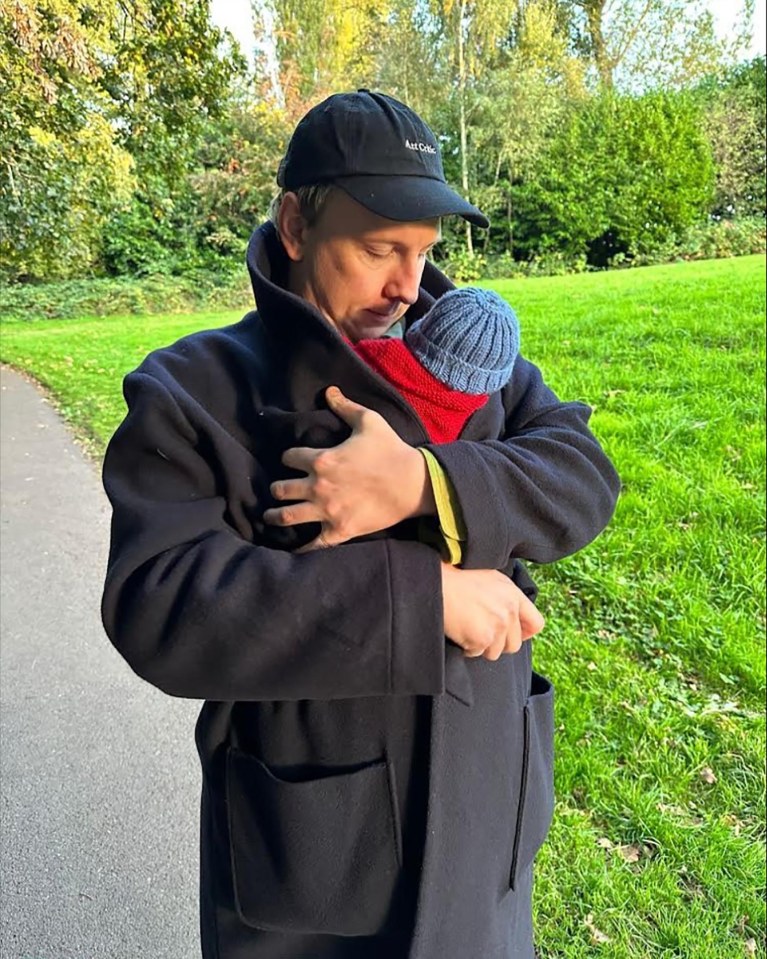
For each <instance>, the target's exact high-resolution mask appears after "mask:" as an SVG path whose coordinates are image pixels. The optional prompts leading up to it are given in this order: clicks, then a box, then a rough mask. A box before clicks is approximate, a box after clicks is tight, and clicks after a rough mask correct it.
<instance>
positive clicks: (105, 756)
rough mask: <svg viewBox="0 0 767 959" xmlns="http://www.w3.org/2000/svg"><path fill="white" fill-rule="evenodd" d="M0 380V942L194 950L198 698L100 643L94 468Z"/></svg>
mask: <svg viewBox="0 0 767 959" xmlns="http://www.w3.org/2000/svg"><path fill="white" fill-rule="evenodd" d="M0 385H1V387H2V389H1V391H0V426H1V427H2V429H1V431H0V433H1V435H0V480H1V482H2V512H1V513H0V519H1V522H2V527H1V535H0V573H1V574H2V592H1V593H0V602H1V604H2V605H0V613H1V614H2V646H1V647H0V856H1V858H0V882H1V886H0V930H1V931H0V955H2V957H3V959H194V957H195V956H199V954H200V953H199V945H198V934H197V835H198V808H199V770H198V763H197V757H196V753H195V751H194V744H193V725H194V720H195V718H196V714H197V709H198V704H197V703H193V702H188V701H179V700H174V699H171V698H169V697H166V696H164V695H163V694H162V693H160V692H159V691H157V690H155V689H154V688H153V687H151V686H149V685H147V684H146V683H144V682H143V681H142V680H140V679H138V678H137V677H136V676H134V674H133V673H132V672H131V670H130V669H129V667H128V666H127V665H126V664H125V662H124V661H123V660H122V659H121V658H120V657H119V656H118V654H117V652H116V651H115V650H114V649H113V648H112V646H111V645H110V643H109V641H108V640H107V638H106V636H105V635H104V633H103V631H102V628H101V622H100V619H99V612H98V604H99V599H100V590H101V581H102V578H103V572H104V566H105V562H106V550H107V537H108V529H109V507H108V503H107V500H106V497H105V496H104V493H103V492H102V489H101V484H100V480H99V476H98V471H97V470H96V468H95V467H94V466H93V464H92V463H90V462H88V461H87V460H86V459H85V458H84V457H83V455H82V453H81V452H80V450H79V449H78V447H77V446H76V445H75V444H74V443H73V442H72V440H71V438H70V436H69V434H68V433H67V431H66V429H65V428H64V426H63V425H62V423H61V420H60V419H59V418H58V416H57V415H56V414H55V412H54V411H53V409H52V408H51V406H50V405H49V404H48V403H47V402H46V401H45V400H44V399H43V398H42V397H41V396H40V395H39V394H38V392H37V391H36V390H35V389H34V387H32V386H31V385H30V384H29V383H27V382H25V381H24V380H22V379H21V378H20V377H19V376H17V375H16V374H14V373H12V372H11V371H9V370H5V369H3V370H2V371H0Z"/></svg>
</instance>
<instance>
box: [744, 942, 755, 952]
mask: <svg viewBox="0 0 767 959" xmlns="http://www.w3.org/2000/svg"><path fill="white" fill-rule="evenodd" d="M745 950H746V955H747V956H755V955H756V939H747V940H746V942H745Z"/></svg>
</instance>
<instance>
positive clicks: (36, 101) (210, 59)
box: [0, 0, 237, 279]
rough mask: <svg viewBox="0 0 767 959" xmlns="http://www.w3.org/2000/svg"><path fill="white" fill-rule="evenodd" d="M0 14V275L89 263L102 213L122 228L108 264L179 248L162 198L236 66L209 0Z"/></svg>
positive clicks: (2, 6)
mask: <svg viewBox="0 0 767 959" xmlns="http://www.w3.org/2000/svg"><path fill="white" fill-rule="evenodd" d="M0 27H2V30H1V31H0V37H2V39H1V40H0V81H2V84H3V90H4V96H3V98H2V106H0V156H2V160H3V162H2V163H0V200H1V201H2V221H0V275H4V276H5V277H7V278H9V279H42V278H57V277H67V276H73V275H83V274H87V273H89V272H92V271H98V270H100V269H102V268H103V263H102V262H101V253H102V237H104V236H105V235H106V236H107V238H108V239H111V230H112V227H113V225H116V226H125V227H127V229H128V230H129V233H128V234H127V235H126V237H125V238H123V239H121V240H120V241H118V243H117V245H118V246H120V248H121V249H120V250H119V251H113V250H110V249H107V251H106V255H107V260H108V261H109V260H110V257H111V260H112V263H111V264H110V265H112V266H113V268H114V266H117V267H118V268H120V269H134V268H143V269H150V268H153V267H157V266H163V268H164V264H163V261H162V259H161V258H160V257H159V255H158V250H159V249H160V248H165V249H166V250H169V254H168V256H169V258H170V262H173V260H174V259H175V261H178V260H179V259H181V258H185V257H186V256H188V253H189V246H188V244H187V240H186V231H185V230H184V228H183V227H184V226H185V224H184V223H183V219H182V218H178V217H176V220H175V221H174V226H176V227H177V229H176V230H174V231H170V230H168V229H167V228H166V227H167V217H166V212H167V206H168V203H170V204H171V205H172V207H173V209H174V210H176V211H178V210H181V209H183V208H184V207H185V206H187V205H188V202H187V200H186V196H187V194H188V192H189V191H188V189H187V188H186V187H185V185H184V183H183V179H184V177H185V175H186V174H187V173H188V171H189V169H190V165H191V163H192V161H193V157H194V150H195V147H196V144H197V143H198V141H199V138H200V136H201V131H202V128H203V126H204V123H205V120H206V118H207V117H208V116H211V115H215V114H216V113H217V111H218V109H219V106H220V104H221V102H222V101H223V100H224V99H225V97H223V96H222V94H223V93H224V92H225V91H226V89H227V87H228V83H229V79H230V77H231V75H232V72H233V71H234V70H235V69H236V68H237V63H236V62H235V61H233V60H232V58H231V57H228V56H222V55H219V50H218V48H219V44H220V41H221V39H222V35H221V33H220V32H219V31H218V30H216V29H215V28H213V27H212V26H211V24H210V22H209V19H208V0H170V2H168V0H138V2H136V3H133V4H131V5H129V6H128V5H121V4H112V3H108V2H107V0H97V2H94V3H91V4H89V5H88V6H85V7H83V6H81V5H78V4H76V3H74V2H73V0H41V2H39V3H37V4H34V5H33V4H31V3H28V2H26V0H14V2H11V0H0ZM134 190H135V191H136V198H135V199H134V198H133V193H134ZM142 204H143V207H142ZM157 211H160V213H159V215H158V216H155V214H156V212H157ZM126 214H127V219H126ZM113 217H114V218H116V220H114V219H113ZM155 220H156V221H157V222H155ZM131 230H133V232H130V231H131ZM129 238H131V239H133V240H134V241H135V243H134V245H135V246H137V247H138V249H137V250H135V251H134V253H133V254H131V253H129V252H128V251H127V244H128V240H129ZM142 240H145V241H146V246H147V249H141V241H142ZM106 246H107V247H109V243H107V244H106Z"/></svg>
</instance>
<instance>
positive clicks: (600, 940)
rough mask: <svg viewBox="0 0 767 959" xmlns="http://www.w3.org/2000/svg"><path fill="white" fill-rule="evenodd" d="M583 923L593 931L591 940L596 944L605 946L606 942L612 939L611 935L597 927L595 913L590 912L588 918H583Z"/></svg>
mask: <svg viewBox="0 0 767 959" xmlns="http://www.w3.org/2000/svg"><path fill="white" fill-rule="evenodd" d="M583 924H584V925H585V926H586V928H587V929H588V931H589V932H590V933H591V941H592V942H593V943H594V945H595V946H603V945H604V944H605V943H607V942H609V941H610V937H609V936H608V935H606V934H605V933H604V932H602V931H601V929H597V927H596V926H595V925H594V915H593V913H589V914H588V916H586V918H585V919H584V920H583Z"/></svg>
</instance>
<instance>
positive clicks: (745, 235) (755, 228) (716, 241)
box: [610, 216, 767, 267]
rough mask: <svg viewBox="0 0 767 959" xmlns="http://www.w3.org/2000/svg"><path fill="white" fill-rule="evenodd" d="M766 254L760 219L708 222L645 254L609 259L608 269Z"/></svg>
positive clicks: (766, 231) (766, 234)
mask: <svg viewBox="0 0 767 959" xmlns="http://www.w3.org/2000/svg"><path fill="white" fill-rule="evenodd" d="M766 251H767V225H766V221H765V219H764V217H760V216H753V217H743V218H741V219H740V220H711V221H709V222H708V223H699V224H695V225H694V226H691V227H690V228H689V229H687V230H686V231H685V232H684V233H683V234H682V235H681V236H680V237H678V238H673V239H671V240H669V241H668V242H667V243H665V244H663V245H661V246H659V247H657V248H656V249H655V250H653V251H651V252H649V253H640V254H637V255H636V256H633V257H627V256H625V255H620V256H616V257H613V258H612V260H611V261H610V266H611V267H621V266H650V265H652V264H655V263H669V262H673V261H676V260H713V259H718V258H721V257H730V256H748V255H750V254H754V253H764V252H766Z"/></svg>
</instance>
